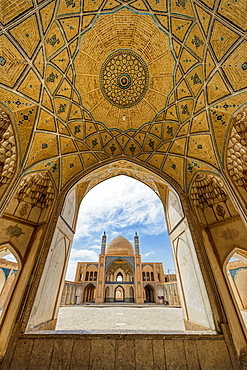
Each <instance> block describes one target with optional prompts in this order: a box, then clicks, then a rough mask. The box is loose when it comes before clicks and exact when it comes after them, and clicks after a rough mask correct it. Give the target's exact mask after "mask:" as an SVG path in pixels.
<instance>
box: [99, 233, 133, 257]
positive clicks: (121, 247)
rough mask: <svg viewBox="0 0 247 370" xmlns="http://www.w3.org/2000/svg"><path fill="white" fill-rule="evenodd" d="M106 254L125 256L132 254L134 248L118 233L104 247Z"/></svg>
mask: <svg viewBox="0 0 247 370" xmlns="http://www.w3.org/2000/svg"><path fill="white" fill-rule="evenodd" d="M106 254H111V255H114V256H125V255H130V254H134V249H133V247H132V245H131V244H130V242H129V241H128V240H127V239H126V238H124V237H123V236H121V235H119V236H117V237H116V238H114V239H113V240H112V241H111V242H110V243H109V244H108V246H107V248H106Z"/></svg>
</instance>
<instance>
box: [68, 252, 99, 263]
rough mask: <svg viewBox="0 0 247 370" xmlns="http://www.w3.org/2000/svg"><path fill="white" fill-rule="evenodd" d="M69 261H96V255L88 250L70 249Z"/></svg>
mask: <svg viewBox="0 0 247 370" xmlns="http://www.w3.org/2000/svg"><path fill="white" fill-rule="evenodd" d="M70 259H71V260H72V261H75V260H76V261H77V260H79V261H90V262H91V261H97V260H98V253H96V252H95V251H94V250H90V249H72V250H71V255H70Z"/></svg>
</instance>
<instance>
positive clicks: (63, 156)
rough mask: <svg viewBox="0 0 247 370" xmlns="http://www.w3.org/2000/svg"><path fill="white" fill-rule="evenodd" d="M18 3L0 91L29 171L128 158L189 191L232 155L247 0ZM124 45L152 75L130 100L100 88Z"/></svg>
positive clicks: (246, 65)
mask: <svg viewBox="0 0 247 370" xmlns="http://www.w3.org/2000/svg"><path fill="white" fill-rule="evenodd" d="M16 4H17V2H16V0H10V1H8V2H6V3H5V1H4V2H3V10H4V11H3V12H2V20H1V21H2V26H1V27H0V42H1V47H0V75H1V79H0V82H1V84H0V94H1V98H0V102H1V105H2V107H3V108H4V109H5V110H6V111H7V112H8V114H9V115H10V117H11V119H12V122H13V125H14V130H15V131H16V133H17V135H16V137H17V140H18V142H19V143H18V145H19V148H20V164H21V166H22V167H23V168H24V169H25V171H26V172H33V171H39V170H45V171H48V172H49V173H50V175H51V176H52V177H53V179H54V182H55V184H56V186H57V189H58V190H59V189H61V188H62V187H64V186H65V185H66V184H68V183H69V182H71V181H72V180H73V179H74V178H75V176H77V177H78V179H79V177H80V176H79V175H81V174H84V173H88V171H91V170H92V169H95V168H97V166H99V165H102V164H106V163H109V162H111V161H116V160H119V159H125V160H129V161H131V162H135V163H137V164H139V165H140V166H143V167H144V168H146V169H149V170H151V171H154V172H156V173H157V174H159V175H161V176H163V177H165V178H166V179H167V180H168V181H170V182H171V183H173V184H176V185H177V186H179V187H180V188H182V189H184V190H186V189H188V187H189V184H190V182H191V180H192V178H193V177H194V175H195V174H197V173H198V171H201V170H203V171H205V170H207V171H210V172H215V173H217V172H218V171H220V168H221V166H222V165H223V166H224V153H225V151H226V149H225V144H226V139H227V135H228V131H229V125H230V124H231V120H232V117H233V115H235V114H236V112H237V111H238V110H239V109H240V108H241V107H243V105H244V104H245V103H246V101H247V59H246V55H247V53H246V52H247V43H246V33H245V31H246V22H245V19H244V17H243V14H245V12H246V2H245V1H244V0H239V1H236V2H229V1H226V0H221V1H220V4H219V6H218V8H217V9H214V1H212V0H207V1H206V0H205V1H201V0H194V1H190V0H183V1H182V0H178V1H171V0H167V1H165V0H160V1H155V0H149V1H148V0H142V1H141V0H140V1H138V0H137V1H136V0H134V1H132V0H129V1H124V0H118V1H115V0H95V1H91V0H85V1H80V0H59V1H55V0H54V1H50V0H43V1H39V2H33V1H28V2H26V1H22V0H19V1H18V6H17V5H16ZM119 49H128V50H133V51H134V52H136V53H138V54H139V55H140V56H141V57H142V58H143V60H144V61H145V63H146V65H147V68H148V71H149V77H150V78H149V85H148V88H147V91H146V93H145V96H144V98H143V99H142V100H141V101H140V102H138V104H136V105H135V106H133V107H129V108H125V109H122V108H119V107H116V106H114V105H112V104H111V103H110V102H109V101H107V100H106V99H105V98H104V96H103V94H102V92H101V91H100V88H99V73H100V68H101V66H102V63H103V61H104V60H105V59H106V57H107V56H108V55H110V54H111V53H112V52H115V51H116V50H119ZM116 165H117V162H116ZM120 167H121V166H120Z"/></svg>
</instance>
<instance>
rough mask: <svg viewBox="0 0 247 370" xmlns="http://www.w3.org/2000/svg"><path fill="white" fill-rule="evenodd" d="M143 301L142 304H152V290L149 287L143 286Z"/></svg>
mask: <svg viewBox="0 0 247 370" xmlns="http://www.w3.org/2000/svg"><path fill="white" fill-rule="evenodd" d="M144 289H145V300H144V302H152V303H154V289H153V287H151V285H146V286H145V288H144Z"/></svg>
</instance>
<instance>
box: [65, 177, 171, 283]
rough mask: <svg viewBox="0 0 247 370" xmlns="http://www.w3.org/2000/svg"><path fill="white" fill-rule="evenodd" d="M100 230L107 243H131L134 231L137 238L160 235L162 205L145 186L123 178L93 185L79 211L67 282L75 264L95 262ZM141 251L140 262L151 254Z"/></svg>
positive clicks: (72, 275) (162, 221)
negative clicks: (118, 239)
mask: <svg viewBox="0 0 247 370" xmlns="http://www.w3.org/2000/svg"><path fill="white" fill-rule="evenodd" d="M103 231H106V233H107V244H108V243H109V242H110V241H111V240H112V239H113V238H115V237H116V236H118V235H123V236H125V237H126V238H127V239H129V240H130V241H131V242H132V241H133V236H134V233H135V231H137V232H138V234H139V235H140V236H141V239H142V238H143V237H145V236H150V235H160V234H162V233H163V232H164V231H166V224H165V218H164V210H163V205H162V203H161V201H160V199H159V198H158V196H157V195H156V194H155V193H154V191H153V190H151V189H150V188H149V187H148V186H146V185H144V184H143V183H141V182H139V181H137V180H134V179H132V178H129V177H126V176H117V177H114V178H112V179H110V180H106V181H104V182H102V183H100V184H99V185H97V186H95V187H94V188H93V189H92V190H90V191H89V193H88V194H87V195H86V196H85V198H84V199H83V201H82V204H81V207H80V210H79V216H78V222H77V229H76V234H75V238H74V243H73V249H72V251H71V257H70V261H69V266H68V271H67V276H66V279H67V280H74V276H75V271H76V265H77V262H79V261H81V262H83V261H89V262H93V261H95V262H97V261H98V257H99V251H100V247H101V235H102V233H103ZM153 248H154V246H153ZM143 249H144V248H143ZM145 252H146V253H145V254H143V255H142V256H143V258H144V259H146V258H147V257H149V256H151V255H153V254H155V252H154V251H153V250H150V249H148V250H147V251H145Z"/></svg>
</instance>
